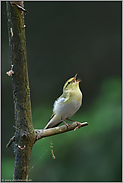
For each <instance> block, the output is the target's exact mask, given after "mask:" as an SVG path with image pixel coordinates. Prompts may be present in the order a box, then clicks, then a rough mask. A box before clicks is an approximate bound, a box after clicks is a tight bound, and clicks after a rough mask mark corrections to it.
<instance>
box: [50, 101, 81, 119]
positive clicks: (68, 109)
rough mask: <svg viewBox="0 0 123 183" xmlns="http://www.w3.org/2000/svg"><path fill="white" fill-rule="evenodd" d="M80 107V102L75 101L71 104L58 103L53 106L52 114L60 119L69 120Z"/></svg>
mask: <svg viewBox="0 0 123 183" xmlns="http://www.w3.org/2000/svg"><path fill="white" fill-rule="evenodd" d="M80 106H81V101H79V102H77V101H76V100H74V99H73V100H72V101H71V102H67V103H63V104H59V103H58V102H56V103H55V105H54V109H53V111H54V113H55V114H56V115H57V116H59V117H60V119H63V120H65V119H66V118H70V117H71V116H73V115H74V114H75V113H76V111H78V109H79V108H80Z"/></svg>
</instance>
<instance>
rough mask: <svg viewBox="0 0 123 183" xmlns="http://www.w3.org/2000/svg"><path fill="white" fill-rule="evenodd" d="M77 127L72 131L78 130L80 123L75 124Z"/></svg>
mask: <svg viewBox="0 0 123 183" xmlns="http://www.w3.org/2000/svg"><path fill="white" fill-rule="evenodd" d="M77 124H78V125H77V127H76V128H74V131H75V130H76V129H78V128H80V127H81V123H80V122H77Z"/></svg>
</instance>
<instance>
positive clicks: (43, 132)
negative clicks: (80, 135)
mask: <svg viewBox="0 0 123 183" xmlns="http://www.w3.org/2000/svg"><path fill="white" fill-rule="evenodd" d="M87 125H88V123H87V122H84V123H79V125H78V122H73V123H69V125H68V126H66V125H62V126H58V127H54V128H49V129H45V130H44V129H40V130H38V129H35V142H36V141H37V140H39V139H41V138H44V137H49V136H52V135H57V134H60V133H64V132H68V131H70V130H75V128H76V127H77V126H79V128H81V127H84V126H87Z"/></svg>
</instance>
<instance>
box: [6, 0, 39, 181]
mask: <svg viewBox="0 0 123 183" xmlns="http://www.w3.org/2000/svg"><path fill="white" fill-rule="evenodd" d="M6 7H7V18H8V34H9V49H10V62H11V65H13V71H14V74H12V89H13V102H14V110H15V126H16V130H15V144H14V153H15V167H14V175H13V179H14V181H19V180H21V181H22V180H23V181H27V178H28V168H29V162H30V155H31V149H32V146H33V143H34V140H35V137H34V129H33V124H32V115H31V102H30V89H29V81H28V71H27V58H26V40H25V26H24V10H25V9H24V3H23V1H8V2H6ZM23 147H24V148H23Z"/></svg>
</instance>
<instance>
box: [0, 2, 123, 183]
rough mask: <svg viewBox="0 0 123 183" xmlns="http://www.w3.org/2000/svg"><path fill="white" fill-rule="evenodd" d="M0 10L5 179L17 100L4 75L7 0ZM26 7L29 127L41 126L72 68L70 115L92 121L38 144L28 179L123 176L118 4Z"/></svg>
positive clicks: (117, 178)
mask: <svg viewBox="0 0 123 183" xmlns="http://www.w3.org/2000/svg"><path fill="white" fill-rule="evenodd" d="M1 7H2V9H1V10H2V12H1V14H2V19H1V21H2V23H1V25H2V29H1V33H2V36H1V38H2V42H1V48H2V50H1V53H2V55H1V56H2V57H1V58H2V68H1V71H2V73H1V76H2V146H1V147H2V151H1V155H2V161H1V179H2V180H5V179H9V180H10V179H12V177H13V170H14V154H13V149H12V148H6V147H5V146H6V144H7V142H8V140H9V139H10V138H11V137H12V136H13V133H14V128H13V125H14V109H13V108H14V105H13V99H12V86H11V78H9V77H7V76H6V74H5V73H6V71H8V70H9V69H10V62H9V46H8V34H7V18H6V7H5V2H2V3H1ZM25 8H26V9H27V10H28V13H27V14H26V15H25V24H26V25H27V26H26V38H27V60H28V70H29V81H30V91H31V100H32V117H33V124H34V128H36V129H37V128H39V129H40V128H44V126H45V125H46V123H47V121H48V119H49V117H50V115H51V114H52V106H53V102H54V100H55V99H56V98H57V97H59V96H60V94H61V93H62V87H63V85H64V83H65V81H66V80H67V79H69V78H70V77H72V76H74V74H75V73H78V77H79V78H81V80H82V82H81V83H80V87H81V90H82V91H83V105H82V107H81V108H80V110H79V111H78V112H77V113H76V114H75V115H74V116H73V117H72V119H73V120H77V121H80V122H83V121H87V122H88V123H89V125H88V126H87V127H83V128H81V129H78V130H76V131H75V132H74V131H71V132H68V133H64V134H60V135H57V136H53V137H48V138H44V139H42V140H40V141H38V142H36V144H35V145H34V147H33V149H32V154H31V161H30V172H29V179H32V181H112V182H113V181H117V182H118V181H121V179H122V177H121V168H122V164H121V156H122V154H121V145H122V142H121V132H122V131H121V124H122V120H121V115H122V113H121V2H120V1H119V2H86V1H85V2H25ZM8 129H9V130H8ZM51 141H52V142H53V150H54V154H55V156H56V159H55V160H54V159H52V155H51V152H50V142H51ZM33 166H34V168H33Z"/></svg>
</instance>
